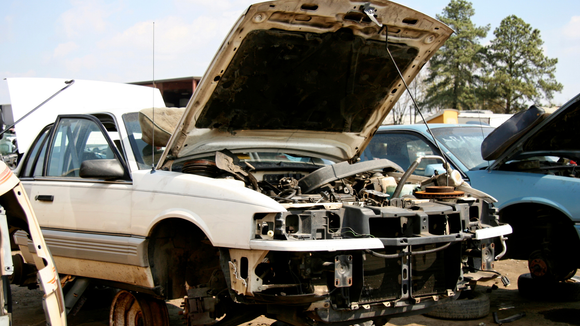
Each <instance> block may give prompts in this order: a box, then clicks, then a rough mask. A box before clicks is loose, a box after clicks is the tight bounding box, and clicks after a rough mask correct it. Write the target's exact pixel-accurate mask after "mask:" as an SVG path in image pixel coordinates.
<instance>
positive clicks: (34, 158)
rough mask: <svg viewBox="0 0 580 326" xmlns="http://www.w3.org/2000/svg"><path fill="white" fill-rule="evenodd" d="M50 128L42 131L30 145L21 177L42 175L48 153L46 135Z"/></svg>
mask: <svg viewBox="0 0 580 326" xmlns="http://www.w3.org/2000/svg"><path fill="white" fill-rule="evenodd" d="M49 131H50V128H49V127H47V128H45V129H44V130H43V131H41V133H40V135H39V136H38V137H37V139H36V141H35V142H34V143H33V144H32V146H30V150H29V155H28V158H27V160H26V162H25V163H24V166H23V168H22V173H21V175H20V176H21V177H32V176H40V175H42V168H43V167H44V155H46V146H45V143H46V136H47V135H48V132H49Z"/></svg>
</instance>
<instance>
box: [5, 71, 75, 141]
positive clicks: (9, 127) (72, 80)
mask: <svg viewBox="0 0 580 326" xmlns="http://www.w3.org/2000/svg"><path fill="white" fill-rule="evenodd" d="M64 83H65V84H66V86H65V87H63V88H61V89H60V90H59V91H58V92H56V93H54V94H52V96H51V97H49V98H47V99H46V100H44V102H42V103H40V104H38V105H37V106H36V107H35V108H34V109H32V110H30V111H29V112H28V113H26V114H25V115H23V116H22V118H20V119H18V120H16V122H14V123H13V124H11V125H10V126H8V127H6V128H5V129H4V130H2V132H0V136H2V135H4V133H5V132H6V131H8V130H10V129H11V128H12V127H14V126H15V125H16V124H17V123H19V122H20V121H22V120H24V119H25V118H26V117H28V116H29V115H31V114H32V113H33V112H34V111H36V110H37V109H38V108H40V107H41V106H43V105H44V104H46V102H48V101H50V100H52V99H53V98H54V97H55V96H57V95H58V94H60V92H62V91H64V90H65V89H67V88H69V87H71V86H72V85H73V84H74V83H75V81H74V79H71V80H67V81H65V82H64Z"/></svg>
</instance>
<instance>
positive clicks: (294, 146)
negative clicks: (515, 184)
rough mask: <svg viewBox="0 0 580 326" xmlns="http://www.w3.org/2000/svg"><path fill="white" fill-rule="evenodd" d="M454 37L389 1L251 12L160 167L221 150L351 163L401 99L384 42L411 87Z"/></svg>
mask: <svg viewBox="0 0 580 326" xmlns="http://www.w3.org/2000/svg"><path fill="white" fill-rule="evenodd" d="M365 11H366V12H367V13H369V14H370V15H367V13H365ZM382 24H384V25H385V26H384V27H383V28H381V27H380V26H379V25H382ZM451 33H452V30H451V29H450V28H449V27H447V26H446V25H444V24H443V23H441V22H439V21H437V20H436V19H433V18H431V17H428V16H426V15H424V14H422V13H419V12H417V11H415V10H412V9H409V8H407V7H404V6H402V5H399V4H396V3H393V2H390V1H374V2H373V3H372V5H369V4H368V3H364V2H356V1H347V0H339V1H322V0H320V1H318V0H315V1H312V0H308V1H300V0H299V1H295V0H280V1H273V2H265V3H259V4H255V5H252V6H251V7H250V8H249V9H248V10H247V12H246V13H245V14H244V15H242V17H241V18H240V19H239V20H238V22H237V23H236V24H235V25H234V27H233V29H232V30H231V32H230V33H229V35H228V36H227V37H226V39H225V41H224V42H223V44H222V45H221V47H220V49H219V50H218V53H217V54H216V56H215V58H214V59H213V61H212V62H211V64H210V66H209V68H208V70H207V72H206V73H205V74H204V77H203V79H202V80H201V81H200V84H199V86H198V87H197V89H196V91H195V93H194V94H193V96H192V98H191V100H190V101H189V103H188V105H187V107H186V110H185V113H184V115H183V117H182V119H181V121H180V124H179V125H178V126H177V128H176V130H175V132H174V133H173V135H172V137H171V138H170V140H169V142H168V146H167V147H168V150H167V151H165V153H164V155H163V156H162V157H161V161H160V162H164V161H167V160H173V159H177V158H181V157H186V156H191V155H201V154H205V153H211V152H214V151H216V150H223V149H228V150H232V151H236V150H237V151H243V150H248V151H252V150H260V151H268V150H271V151H277V150H285V151H287V152H297V153H301V154H307V155H308V154H311V155H317V156H321V157H325V158H329V159H334V160H349V159H352V158H354V157H356V156H358V155H359V153H360V152H361V150H362V149H364V146H366V144H367V143H368V141H370V138H371V136H372V135H373V134H374V132H375V131H376V129H377V128H378V127H379V126H380V124H381V122H382V121H383V120H384V119H385V117H386V116H387V114H388V113H389V111H390V110H391V108H392V107H393V105H394V104H395V103H396V101H397V99H398V98H399V97H400V95H401V94H402V93H403V92H404V91H405V87H404V84H403V83H402V81H401V79H400V78H399V75H398V73H397V70H396V68H395V66H394V65H393V62H392V61H391V60H390V58H389V54H388V52H387V51H386V42H385V36H386V35H388V47H389V49H390V51H391V53H392V55H393V57H394V60H395V62H396V64H397V66H398V68H399V69H400V70H401V72H402V74H403V76H404V77H405V80H406V82H407V83H410V82H411V81H412V80H413V78H414V77H415V76H416V75H417V73H418V72H419V70H420V69H421V67H423V65H424V64H425V63H426V62H427V61H428V60H429V59H430V58H431V56H432V55H433V54H434V53H435V51H437V49H438V48H439V47H440V46H441V45H442V44H443V43H444V42H445V40H447V38H449V36H450V35H451ZM166 163H167V162H166Z"/></svg>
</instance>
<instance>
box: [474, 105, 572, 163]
mask: <svg viewBox="0 0 580 326" xmlns="http://www.w3.org/2000/svg"><path fill="white" fill-rule="evenodd" d="M536 111H540V112H543V111H542V110H541V109H538V108H536V107H534V106H532V107H531V108H530V109H528V110H527V111H525V112H522V113H520V114H519V115H514V117H512V118H510V120H514V119H515V118H518V116H525V115H526V114H528V113H530V112H536ZM510 120H508V121H506V122H505V123H504V124H502V125H500V126H499V127H498V128H497V129H496V130H495V131H494V132H493V133H496V134H503V135H512V137H514V136H517V137H515V138H516V139H515V140H511V141H510V139H509V137H507V136H506V137H504V138H505V139H504V140H503V142H502V141H501V139H499V138H498V139H497V140H496V141H494V142H493V143H494V145H493V148H496V149H502V150H501V151H497V150H496V151H497V152H498V155H497V157H491V158H488V159H497V160H496V162H494V164H493V165H492V168H495V167H499V166H500V165H501V164H503V163H505V162H507V161H510V160H516V159H523V158H526V157H532V156H560V157H565V158H568V159H573V160H580V144H579V143H578V141H576V139H575V137H574V135H575V134H576V128H577V126H578V124H580V95H577V96H576V97H575V98H573V99H572V100H570V101H569V102H568V103H566V104H564V105H563V106H562V107H561V108H560V109H558V110H557V111H556V112H554V113H552V114H550V115H547V114H544V115H543V116H542V117H539V118H538V120H540V121H539V122H537V123H534V121H529V122H527V124H529V125H530V126H531V127H527V125H526V124H525V123H521V124H520V125H518V126H514V125H513V124H512V125H510V124H509V123H508V122H509V121H510ZM518 128H519V129H518ZM518 130H521V132H518ZM493 133H492V134H493ZM492 134H490V135H489V136H488V138H486V139H485V141H484V144H485V143H486V142H488V143H490V144H491V142H490V140H489V138H491V136H492ZM484 144H482V153H483V151H484ZM488 146H490V145H488ZM490 148H491V146H490ZM488 151H490V150H488Z"/></svg>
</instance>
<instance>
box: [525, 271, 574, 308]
mask: <svg viewBox="0 0 580 326" xmlns="http://www.w3.org/2000/svg"><path fill="white" fill-rule="evenodd" d="M518 291H519V293H520V295H521V296H522V297H524V298H526V299H530V300H535V301H559V302H566V301H580V282H556V281H549V280H543V279H537V278H534V277H532V275H531V274H530V273H527V274H522V275H520V277H518Z"/></svg>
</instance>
